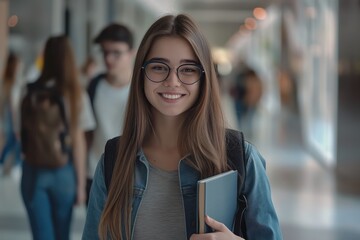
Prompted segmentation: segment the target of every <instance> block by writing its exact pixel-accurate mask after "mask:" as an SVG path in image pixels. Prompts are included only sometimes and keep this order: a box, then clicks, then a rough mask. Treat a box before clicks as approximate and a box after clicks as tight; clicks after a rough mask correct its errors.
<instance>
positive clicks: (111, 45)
mask: <svg viewBox="0 0 360 240" xmlns="http://www.w3.org/2000/svg"><path fill="white" fill-rule="evenodd" d="M100 46H101V48H102V49H107V50H110V49H111V50H128V49H129V45H128V44H127V43H125V42H118V41H103V42H102V43H101V44H100Z"/></svg>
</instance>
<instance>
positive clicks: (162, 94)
mask: <svg viewBox="0 0 360 240" xmlns="http://www.w3.org/2000/svg"><path fill="white" fill-rule="evenodd" d="M160 96H162V97H163V98H166V99H171V100H175V99H179V98H181V97H182V96H183V95H182V94H168V93H160Z"/></svg>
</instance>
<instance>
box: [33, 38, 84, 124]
mask: <svg viewBox="0 0 360 240" xmlns="http://www.w3.org/2000/svg"><path fill="white" fill-rule="evenodd" d="M43 57H44V66H43V69H42V72H41V75H40V77H39V80H38V81H39V82H43V83H45V82H47V81H51V80H55V81H56V87H57V90H58V91H59V93H60V94H62V95H63V96H64V97H65V98H66V99H67V100H68V101H69V103H70V123H71V124H70V131H71V130H72V129H74V128H75V127H76V126H77V123H78V117H79V109H80V106H81V105H80V104H81V87H80V83H79V78H78V77H79V76H78V70H77V67H76V63H75V57H74V52H73V49H72V47H71V44H70V41H69V39H68V38H67V37H66V36H55V37H50V38H48V40H47V41H46V44H45V49H44V55H43Z"/></svg>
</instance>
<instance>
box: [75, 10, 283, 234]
mask: <svg viewBox="0 0 360 240" xmlns="http://www.w3.org/2000/svg"><path fill="white" fill-rule="evenodd" d="M211 56H212V55H211V51H210V48H209V45H208V43H207V41H206V39H205V37H204V36H203V35H202V33H201V32H200V30H199V29H198V27H197V26H196V25H195V23H194V21H193V20H192V19H191V18H190V17H189V16H187V15H183V14H180V15H177V16H173V15H166V16H164V17H161V18H160V19H158V20H157V21H156V22H155V23H153V24H152V25H151V26H150V28H149V29H148V31H147V32H146V33H145V36H144V38H143V40H142V42H141V44H140V47H139V49H138V52H137V55H136V58H135V65H134V68H133V74H132V81H131V87H130V95H129V101H128V105H127V111H126V115H125V121H124V130H123V133H122V136H121V137H120V138H114V139H112V140H109V141H108V142H107V144H106V146H107V147H106V148H105V152H104V154H103V156H102V157H101V160H100V161H99V163H98V165H97V169H96V172H95V176H94V182H93V185H92V188H91V193H90V201H89V205H88V210H87V216H86V222H85V227H84V231H83V236H82V239H84V240H85V239H86V240H92V239H103V240H105V239H116V240H121V239H128V240H129V239H136V240H142V239H161V240H162V239H191V240H197V239H224V240H229V239H234V240H235V239H244V238H245V239H258V240H281V239H282V236H281V231H280V226H279V222H278V218H277V215H276V212H275V209H274V206H273V203H272V200H271V192H270V185H269V181H268V178H267V176H266V172H265V160H264V159H263V158H262V156H261V155H260V153H259V152H258V151H257V150H256V148H255V147H254V146H253V145H251V144H250V143H248V142H245V143H244V148H243V149H244V152H243V153H244V166H245V169H246V178H245V182H244V185H243V188H242V190H241V191H242V193H243V194H244V196H245V197H246V198H247V201H248V208H247V209H246V210H245V212H244V215H242V216H243V217H242V218H243V220H244V221H245V224H246V228H247V229H246V236H247V237H246V236H243V235H242V234H238V233H239V232H241V231H240V225H239V224H237V223H235V224H234V227H233V228H232V229H228V228H227V227H225V225H223V224H222V223H221V222H218V221H216V220H215V219H212V218H211V216H208V217H206V218H205V222H206V224H207V225H208V226H209V227H210V228H211V229H213V230H214V231H213V232H211V233H205V234H197V233H196V232H197V230H196V225H197V224H196V215H197V197H196V196H197V181H198V180H200V179H203V178H207V177H210V176H214V175H216V174H219V173H222V172H226V171H228V170H229V169H232V168H233V166H232V165H231V164H230V163H229V160H228V156H227V147H229V146H230V144H229V141H227V140H228V139H227V136H228V133H229V132H235V133H239V132H237V131H235V130H229V129H226V126H225V122H224V116H223V111H222V109H221V106H222V104H221V97H220V90H219V83H218V79H217V76H216V72H215V68H214V63H213V61H212V57H211ZM116 107H117V106H116V105H115V106H114V108H116ZM232 140H233V139H232ZM109 146H113V147H114V148H115V149H116V151H114V152H112V151H107V150H109V148H108V147H109ZM234 148H235V149H232V151H234V152H238V154H239V155H240V154H242V151H241V147H240V146H239V145H236V146H235V147H234ZM110 159H114V160H115V162H114V164H115V165H114V166H113V167H112V165H108V164H107V163H108V160H110ZM245 163H246V164H245ZM106 166H111V170H112V171H113V172H112V176H111V182H110V184H109V185H107V184H106V182H105V181H106V179H108V178H106V176H108V175H106V176H105V173H106V171H107V170H109V167H106ZM239 177H240V178H243V177H244V175H242V176H239ZM107 186H108V187H107ZM237 206H238V209H239V207H240V203H239V202H238V205H237ZM234 214H235V213H234ZM238 214H242V211H241V212H237V213H236V215H237V216H238ZM237 219H240V218H237ZM240 220H241V219H240ZM236 222H237V221H236ZM241 233H242V232H241ZM240 235H241V236H240Z"/></svg>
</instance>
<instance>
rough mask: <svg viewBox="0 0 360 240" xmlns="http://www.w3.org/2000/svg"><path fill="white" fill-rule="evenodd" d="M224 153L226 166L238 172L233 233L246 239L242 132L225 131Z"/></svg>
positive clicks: (243, 143) (244, 161) (244, 164)
mask: <svg viewBox="0 0 360 240" xmlns="http://www.w3.org/2000/svg"><path fill="white" fill-rule="evenodd" d="M226 144H227V146H226V151H227V156H228V159H229V160H230V161H228V164H229V165H230V167H231V168H232V169H236V170H237V171H238V186H239V188H238V210H237V214H236V219H235V226H234V233H235V234H236V235H238V236H241V237H243V238H245V239H246V224H245V221H244V220H243V216H244V212H245V210H246V208H247V200H246V197H245V195H244V194H243V193H242V190H243V186H244V182H245V178H246V158H245V141H244V135H243V133H242V132H239V131H236V130H232V129H227V130H226Z"/></svg>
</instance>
